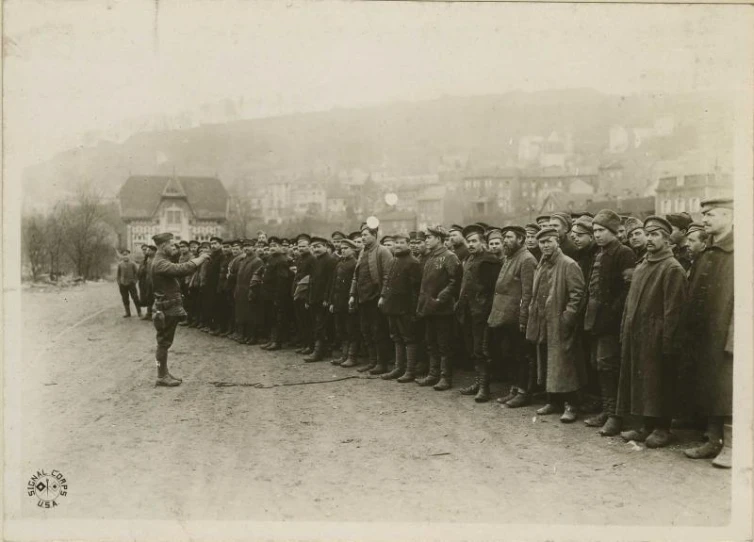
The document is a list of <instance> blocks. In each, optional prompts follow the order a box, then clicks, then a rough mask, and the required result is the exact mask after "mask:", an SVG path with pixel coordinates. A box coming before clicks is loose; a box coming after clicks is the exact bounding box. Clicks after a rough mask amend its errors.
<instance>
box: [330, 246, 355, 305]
mask: <svg viewBox="0 0 754 542" xmlns="http://www.w3.org/2000/svg"><path fill="white" fill-rule="evenodd" d="M354 269H356V257H355V256H348V257H341V258H340V260H338V263H337V265H336V266H335V273H333V278H332V285H331V286H330V305H332V306H333V312H334V313H342V312H348V297H349V293H350V290H351V280H353V271H354Z"/></svg>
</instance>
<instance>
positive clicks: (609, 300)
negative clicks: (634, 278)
mask: <svg viewBox="0 0 754 542" xmlns="http://www.w3.org/2000/svg"><path fill="white" fill-rule="evenodd" d="M601 250H602V255H601V256H600V269H599V285H598V290H599V301H596V306H595V307H594V310H595V317H594V325H593V326H592V328H591V333H592V334H593V335H619V334H620V323H621V318H622V317H623V307H624V303H625V301H626V296H627V295H628V288H629V286H630V284H631V283H630V282H627V281H626V280H625V276H626V271H627V270H628V269H631V268H633V267H635V266H636V255H635V253H634V251H633V250H631V249H630V248H628V247H627V246H625V245H623V244H622V243H621V242H620V241H618V240H617V239H616V240H615V241H613V242H612V243H609V244H608V245H606V246H604V247H602V249H601ZM592 261H594V260H592ZM584 279H585V281H586V283H587V284H586V288H587V298H589V295H588V293H589V277H588V276H586V275H585V276H584ZM587 302H588V303H590V304H591V301H590V300H589V299H587Z"/></svg>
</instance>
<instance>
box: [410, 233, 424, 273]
mask: <svg viewBox="0 0 754 542" xmlns="http://www.w3.org/2000/svg"><path fill="white" fill-rule="evenodd" d="M408 236H409V237H408V239H409V240H408V244H409V246H410V247H411V255H412V256H413V257H414V258H416V259H417V260H418V262H419V263H420V264H421V266H422V268H423V267H424V264H425V263H426V261H427V257H428V256H427V244H426V240H427V236H426V235H425V233H424V232H423V231H412V232H409V234H408Z"/></svg>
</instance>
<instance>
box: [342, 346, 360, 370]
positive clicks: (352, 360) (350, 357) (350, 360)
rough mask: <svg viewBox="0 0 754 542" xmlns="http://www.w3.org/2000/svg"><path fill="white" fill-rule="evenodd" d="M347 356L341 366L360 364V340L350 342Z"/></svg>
mask: <svg viewBox="0 0 754 542" xmlns="http://www.w3.org/2000/svg"><path fill="white" fill-rule="evenodd" d="M347 348H348V349H347V351H346V352H347V357H346V360H345V361H344V362H343V363H341V364H340V366H341V367H356V366H357V365H358V364H359V359H358V357H357V356H358V355H359V343H358V342H355V341H354V342H349V343H348V346H347Z"/></svg>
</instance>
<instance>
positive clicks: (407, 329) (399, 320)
mask: <svg viewBox="0 0 754 542" xmlns="http://www.w3.org/2000/svg"><path fill="white" fill-rule="evenodd" d="M387 324H388V328H389V329H390V338H391V339H392V340H393V342H394V343H395V344H397V345H400V346H406V345H407V344H416V343H417V340H418V336H417V334H416V317H415V316H414V315H409V314H398V315H392V314H391V315H389V316H388V317H387Z"/></svg>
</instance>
